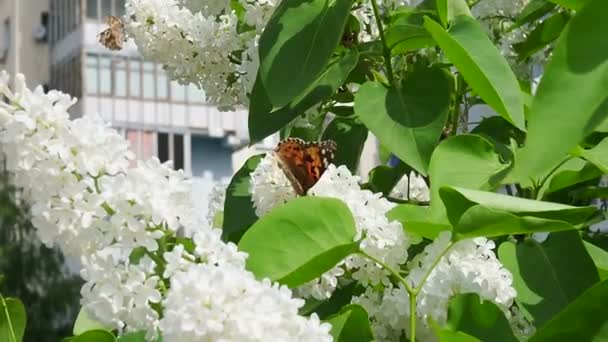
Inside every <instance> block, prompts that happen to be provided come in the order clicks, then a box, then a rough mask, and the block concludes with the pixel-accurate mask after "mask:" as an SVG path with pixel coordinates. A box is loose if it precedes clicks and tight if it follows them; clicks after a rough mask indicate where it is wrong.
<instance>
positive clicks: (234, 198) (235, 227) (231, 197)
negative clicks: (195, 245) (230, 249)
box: [222, 154, 263, 242]
mask: <svg viewBox="0 0 608 342" xmlns="http://www.w3.org/2000/svg"><path fill="white" fill-rule="evenodd" d="M262 157H263V155H261V154H260V155H257V156H253V157H251V158H249V159H247V161H246V162H245V164H243V166H242V167H241V168H240V169H239V170H238V171H237V173H236V174H234V176H233V177H232V180H230V184H228V187H227V188H226V200H225V202H224V221H223V223H222V239H224V240H225V241H233V242H238V241H239V239H240V238H241V236H243V234H244V233H245V232H246V231H247V229H249V227H250V226H251V225H252V224H253V223H254V222H255V221H256V220H257V219H258V217H257V215H256V214H255V209H254V208H253V202H252V201H251V193H249V187H250V176H249V175H250V174H251V173H252V172H253V170H255V168H256V167H257V166H258V164H259V163H260V160H262Z"/></svg>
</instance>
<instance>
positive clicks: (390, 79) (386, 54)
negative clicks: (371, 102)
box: [371, 0, 397, 86]
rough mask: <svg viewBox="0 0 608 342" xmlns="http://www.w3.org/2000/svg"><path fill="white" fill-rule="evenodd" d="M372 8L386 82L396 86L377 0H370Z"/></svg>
mask: <svg viewBox="0 0 608 342" xmlns="http://www.w3.org/2000/svg"><path fill="white" fill-rule="evenodd" d="M371 2H372V9H373V10H374V17H375V18H376V25H377V26H378V32H379V34H380V40H382V52H383V54H384V64H386V76H387V77H388V82H389V83H390V84H391V85H392V86H397V85H396V84H395V76H394V75H393V66H392V65H391V51H390V50H389V48H388V46H387V45H386V38H385V37H384V28H383V26H382V18H380V11H379V10H378V2H377V0H371Z"/></svg>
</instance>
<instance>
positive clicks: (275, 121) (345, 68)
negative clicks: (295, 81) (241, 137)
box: [249, 49, 359, 143]
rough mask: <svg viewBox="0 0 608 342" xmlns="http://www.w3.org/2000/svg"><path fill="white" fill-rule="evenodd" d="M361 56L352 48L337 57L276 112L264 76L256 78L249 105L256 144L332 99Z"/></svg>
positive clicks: (252, 134) (252, 132)
mask: <svg viewBox="0 0 608 342" xmlns="http://www.w3.org/2000/svg"><path fill="white" fill-rule="evenodd" d="M358 60H359V53H358V52H357V50H355V49H352V50H349V51H348V52H346V53H345V54H343V55H340V56H337V57H335V58H334V59H333V60H332V61H331V62H330V63H329V64H328V65H327V67H326V68H325V69H324V70H323V71H322V72H321V74H320V75H319V76H318V77H317V78H316V79H315V81H314V82H313V83H312V84H311V85H310V86H309V87H308V88H306V89H305V90H304V91H303V92H302V94H300V95H299V96H298V97H296V98H295V99H294V100H293V101H292V102H290V103H289V104H287V105H286V106H284V107H282V108H280V109H276V110H274V109H273V107H272V104H271V103H270V100H269V99H268V95H267V93H266V89H265V87H264V85H263V84H262V82H261V80H260V77H259V76H258V78H257V79H256V82H255V84H254V85H253V90H252V92H251V96H250V99H251V100H250V103H249V138H250V140H251V142H252V143H254V142H257V141H261V140H262V139H264V138H266V137H267V136H269V135H271V134H272V133H274V132H277V131H278V130H279V129H281V128H282V127H283V126H285V125H286V124H288V123H289V122H291V121H292V120H293V119H295V118H296V117H297V116H298V115H301V114H303V113H304V112H305V111H306V110H308V109H310V108H311V107H313V106H314V105H316V104H318V103H319V102H321V101H322V100H323V99H326V98H328V97H330V96H331V95H332V94H333V93H335V92H336V90H337V89H338V88H339V87H340V86H341V85H342V83H344V81H345V80H346V78H347V77H348V75H349V74H350V72H351V71H352V70H353V68H354V67H355V66H356V65H357V62H358Z"/></svg>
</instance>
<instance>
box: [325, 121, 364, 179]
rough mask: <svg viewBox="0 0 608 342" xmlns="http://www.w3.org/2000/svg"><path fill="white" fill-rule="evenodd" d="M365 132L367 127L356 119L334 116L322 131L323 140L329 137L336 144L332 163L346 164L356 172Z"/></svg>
mask: <svg viewBox="0 0 608 342" xmlns="http://www.w3.org/2000/svg"><path fill="white" fill-rule="evenodd" d="M367 133H368V131H367V127H365V126H364V125H363V124H361V123H360V122H359V121H358V120H356V119H353V118H342V117H336V118H334V119H333V120H332V121H331V122H330V123H329V125H328V126H327V128H326V129H325V132H323V140H325V139H331V140H333V141H335V142H336V144H337V145H338V149H337V150H336V155H335V157H334V162H333V163H334V164H335V165H346V167H348V169H349V170H350V171H351V172H352V173H353V174H354V173H356V172H357V170H358V168H359V160H360V158H361V153H362V152H363V146H364V145H365V141H366V140H367Z"/></svg>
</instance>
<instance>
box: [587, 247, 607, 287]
mask: <svg viewBox="0 0 608 342" xmlns="http://www.w3.org/2000/svg"><path fill="white" fill-rule="evenodd" d="M583 244H584V245H585V249H586V250H587V253H589V256H590V257H591V259H593V263H594V264H595V267H597V273H598V274H599V276H600V279H601V280H604V279H606V278H608V252H607V251H605V250H603V249H601V248H599V247H598V246H596V245H594V244H592V243H590V242H587V241H583Z"/></svg>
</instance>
